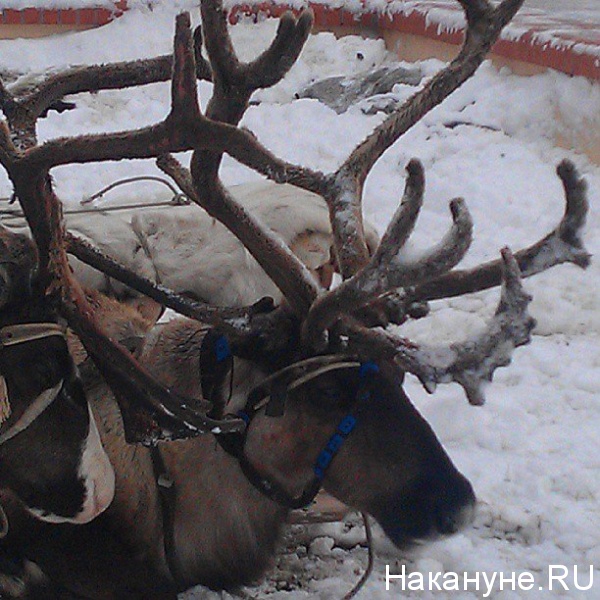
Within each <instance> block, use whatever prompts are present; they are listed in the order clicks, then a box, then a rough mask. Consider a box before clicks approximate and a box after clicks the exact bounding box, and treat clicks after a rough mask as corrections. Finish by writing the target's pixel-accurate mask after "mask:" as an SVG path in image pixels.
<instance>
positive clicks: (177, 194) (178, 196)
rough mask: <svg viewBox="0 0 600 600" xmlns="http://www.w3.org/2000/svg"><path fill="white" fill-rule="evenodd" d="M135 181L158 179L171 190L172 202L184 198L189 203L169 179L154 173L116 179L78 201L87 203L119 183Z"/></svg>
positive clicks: (83, 203)
mask: <svg viewBox="0 0 600 600" xmlns="http://www.w3.org/2000/svg"><path fill="white" fill-rule="evenodd" d="M136 181H158V182H159V183H162V184H163V185H166V186H167V187H168V188H169V189H170V190H171V192H173V200H172V202H175V201H176V200H177V201H180V202H181V201H182V200H184V199H185V200H187V202H186V203H187V204H190V200H189V198H188V197H187V196H186V195H185V194H182V193H181V192H180V191H179V190H178V189H177V188H176V187H175V186H174V185H173V184H172V183H171V182H170V181H168V180H167V179H165V178H164V177H158V176H156V175H140V176H138V177H127V178H125V179H119V180H118V181H115V182H113V183H111V184H110V185H107V186H106V187H105V188H102V189H101V190H100V191H99V192H96V193H95V194H92V195H91V196H90V197H89V198H85V199H84V200H82V201H81V202H80V204H81V205H82V206H83V205H85V204H89V203H90V202H93V201H94V200H97V199H98V198H102V196H104V194H106V192H110V190H113V189H114V188H116V187H119V186H120V185H125V184H126V183H134V182H136Z"/></svg>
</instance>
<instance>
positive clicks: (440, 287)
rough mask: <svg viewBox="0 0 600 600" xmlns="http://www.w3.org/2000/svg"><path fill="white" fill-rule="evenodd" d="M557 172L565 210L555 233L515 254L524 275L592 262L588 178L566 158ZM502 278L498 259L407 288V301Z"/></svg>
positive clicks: (473, 289) (468, 289)
mask: <svg viewBox="0 0 600 600" xmlns="http://www.w3.org/2000/svg"><path fill="white" fill-rule="evenodd" d="M556 171H557V173H558V176H559V177H560V178H561V181H562V183H563V187H564V190H565V198H566V203H565V213H564V215H563V217H562V219H561V221H560V223H559V224H558V225H557V226H556V228H555V229H554V230H553V231H552V232H550V233H549V234H548V235H547V236H545V237H544V238H542V239H541V240H540V241H538V242H537V243H535V244H533V245H531V246H529V247H528V248H524V249H523V250H519V251H518V252H516V253H515V259H516V260H517V262H518V264H519V268H520V270H521V275H522V276H523V277H531V276H532V275H536V274H537V273H541V272H542V271H545V270H546V269H549V268H551V267H554V266H556V265H560V264H563V263H567V262H570V263H573V264H575V265H577V266H578V267H581V268H583V269H585V268H587V267H588V265H589V264H590V260H591V255H590V254H589V253H588V252H587V251H586V249H585V246H584V243H583V239H582V237H581V233H582V231H583V228H584V226H585V222H586V218H587V214H588V211H589V201H588V198H587V184H586V181H585V179H583V178H582V177H581V176H580V175H579V173H578V171H577V168H576V167H575V165H574V164H573V163H572V162H571V161H569V160H563V161H562V162H561V163H560V164H559V165H558V167H557V169H556ZM501 279H502V261H500V260H494V261H490V262H488V263H485V264H482V265H479V266H478V267H475V268H474V269H470V270H457V271H451V272H450V273H447V274H445V275H442V276H441V277H439V278H436V279H433V280H431V281H428V282H425V283H421V284H419V285H417V286H415V287H414V288H413V289H409V290H406V294H405V302H407V303H412V302H422V301H428V300H438V299H441V298H451V297H454V296H461V295H463V294H469V293H473V292H479V291H482V290H486V289H489V288H491V287H495V286H497V285H500V283H501Z"/></svg>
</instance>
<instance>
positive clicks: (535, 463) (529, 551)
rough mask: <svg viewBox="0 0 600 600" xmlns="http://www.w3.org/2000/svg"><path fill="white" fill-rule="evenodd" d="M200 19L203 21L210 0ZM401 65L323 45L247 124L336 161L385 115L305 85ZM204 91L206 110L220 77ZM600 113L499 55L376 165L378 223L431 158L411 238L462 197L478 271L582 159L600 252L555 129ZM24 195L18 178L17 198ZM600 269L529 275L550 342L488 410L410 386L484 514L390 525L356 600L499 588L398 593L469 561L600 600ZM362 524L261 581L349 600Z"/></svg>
mask: <svg viewBox="0 0 600 600" xmlns="http://www.w3.org/2000/svg"><path fill="white" fill-rule="evenodd" d="M79 1H80V2H81V0H79ZM163 4H164V5H163V6H157V7H155V8H154V10H152V11H151V10H149V9H148V8H147V7H145V6H142V5H141V4H140V8H139V9H138V10H132V11H129V12H128V13H126V14H125V15H124V16H123V17H122V18H120V19H118V20H117V21H115V22H113V23H111V24H109V25H108V26H106V27H103V28H102V29H99V30H94V31H87V32H84V33H78V34H73V35H67V36H62V37H54V38H49V39H44V40H37V41H34V40H16V41H2V42H0V56H1V57H2V58H1V59H0V60H1V62H2V68H3V69H7V70H11V71H18V72H20V73H24V74H25V73H30V72H32V71H41V70H43V69H46V68H50V67H64V66H65V65H68V64H76V63H82V62H92V61H93V62H106V61H117V60H124V59H131V58H136V57H141V56H151V55H155V54H159V53H164V52H167V51H168V50H169V47H170V43H171V37H172V31H173V15H174V14H175V12H176V11H177V10H178V9H180V8H185V7H193V6H194V5H195V4H196V2H192V1H191V0H190V1H186V0H175V1H174V2H171V3H163ZM569 4H570V3H569ZM588 4H591V3H588ZM193 16H194V19H197V18H198V11H197V10H194V11H193ZM274 31H275V24H274V23H272V22H265V23H260V24H258V25H252V24H250V23H242V24H240V25H238V26H236V27H235V28H234V31H233V33H234V41H235V43H236V44H237V46H238V48H240V49H241V50H243V52H242V53H243V54H244V55H245V56H251V55H253V54H256V53H257V52H259V51H260V50H261V49H262V48H263V47H264V46H266V45H267V44H268V42H269V40H270V39H271V38H272V36H273V34H274ZM359 54H360V56H362V59H361V58H359ZM387 59H389V57H387V55H386V53H385V50H384V48H383V45H382V43H381V42H379V41H377V40H361V39H358V38H343V39H341V40H337V41H336V40H335V38H334V37H333V35H330V34H327V33H323V34H319V35H317V36H314V37H312V38H311V39H310V40H309V43H308V46H307V48H306V50H305V51H304V53H303V55H302V57H301V59H300V61H299V63H298V65H297V66H295V67H294V69H293V70H292V72H291V73H290V74H289V76H288V77H287V78H286V80H285V81H284V82H282V83H281V84H280V85H279V86H277V88H274V89H272V90H266V91H262V92H260V93H259V94H257V95H256V98H255V99H256V100H260V103H259V104H257V105H255V106H252V107H251V108H250V109H249V111H248V113H247V115H246V117H245V119H244V123H243V124H244V125H245V126H246V127H249V128H250V129H251V130H252V131H254V132H256V134H257V135H258V137H259V139H260V140H261V141H262V142H263V143H265V144H266V145H267V146H268V147H269V148H270V149H272V150H273V151H274V152H275V153H277V154H279V155H280V156H282V157H283V158H285V159H287V160H290V161H294V162H298V163H301V164H304V165H307V166H310V167H313V168H318V169H321V170H324V171H330V170H332V169H334V168H335V167H336V166H337V165H339V164H340V163H341V161H342V160H343V159H344V157H345V156H346V155H347V153H348V152H349V151H350V150H351V149H352V148H353V147H354V145H355V144H356V143H358V142H359V141H360V140H361V139H362V138H363V137H364V136H365V135H366V134H367V133H368V132H369V131H371V130H372V129H373V127H374V126H375V125H376V124H378V123H379V122H380V120H381V118H382V117H380V116H366V115H364V114H363V113H362V112H361V111H360V109H359V107H353V108H351V109H350V110H349V111H348V112H346V113H344V114H341V115H337V114H336V113H335V112H334V111H332V110H330V109H328V108H327V107H325V106H323V105H321V104H320V103H319V102H318V101H316V100H299V101H295V102H292V98H293V93H294V92H295V91H296V90H298V89H299V88H301V87H302V86H303V85H305V84H307V83H308V82H309V81H312V80H314V79H315V78H317V77H323V76H328V75H332V74H336V75H341V74H348V73H351V72H356V71H358V70H362V69H364V68H366V67H367V66H369V65H378V64H381V63H382V62H384V61H385V60H387ZM441 66H442V65H441V63H440V62H439V61H435V60H429V61H424V62H422V63H421V64H420V67H421V68H422V69H423V71H424V72H425V74H426V75H427V76H431V75H432V74H433V73H434V72H435V71H436V70H437V69H439V68H440V67H441ZM199 87H200V90H201V93H202V99H203V103H206V100H207V97H208V96H207V93H208V92H209V85H208V84H205V83H202V84H200V86H199ZM396 92H397V94H398V96H399V97H405V96H407V95H408V94H410V93H411V89H409V88H408V87H404V86H400V87H399V89H397V90H396ZM168 93H169V89H168V85H167V84H156V85H151V86H146V87H144V88H141V89H138V90H129V91H124V92H113V91H110V92H103V93H99V94H95V95H93V96H89V97H87V96H85V95H81V96H77V97H75V99H74V100H75V101H76V103H77V105H78V108H77V110H75V111H71V112H68V113H64V114H62V115H57V114H51V115H50V116H49V118H47V119H46V120H44V121H42V122H41V123H40V135H41V138H42V139H49V138H54V137H58V136H63V135H74V134H77V133H83V132H98V131H114V130H120V129H128V128H133V127H141V126H143V125H147V124H150V123H153V122H156V121H158V120H160V119H162V118H164V116H165V115H166V113H167V111H168ZM599 120H600V89H599V87H598V86H597V85H593V84H591V83H590V82H588V81H586V80H583V79H577V78H569V77H567V76H564V75H561V74H558V73H554V72H549V73H546V74H543V75H537V76H535V77H531V78H520V77H517V76H514V75H513V74H511V73H510V71H508V70H506V69H502V70H497V69H496V68H494V67H493V66H492V65H491V64H490V63H485V64H484V65H483V67H482V68H481V69H480V70H479V72H478V73H477V74H476V76H475V77H474V78H473V79H472V80H470V81H469V82H468V83H467V84H466V85H464V86H463V87H462V88H461V89H460V90H459V91H458V92H456V93H455V94H453V95H452V97H450V98H449V99H448V100H447V101H446V102H445V103H444V104H443V105H442V106H440V107H439V108H437V109H436V110H434V111H433V112H432V113H431V114H430V115H428V116H427V117H426V118H425V119H423V120H422V122H420V123H419V124H418V125H417V126H416V127H414V128H413V129H412V130H411V131H410V132H409V133H408V134H407V135H405V136H404V137H403V138H402V139H401V140H400V141H399V142H398V143H397V144H396V145H395V146H394V147H393V148H392V149H391V150H390V151H388V152H387V153H386V154H385V155H384V156H383V158H382V159H381V160H380V161H379V163H378V164H377V165H376V167H375V168H374V170H373V172H372V174H371V175H370V177H369V179H368V182H367V186H366V191H365V211H366V215H367V217H368V218H369V219H370V220H372V221H373V222H374V223H375V225H376V226H377V227H378V229H379V230H380V231H381V232H383V231H384V230H385V227H386V224H387V221H388V219H390V218H391V216H392V214H393V212H394V210H395V207H396V204H397V202H398V201H399V199H400V197H401V195H402V187H403V178H404V166H405V165H406V164H407V162H408V160H409V159H410V158H412V157H418V158H419V159H420V160H422V161H423V163H424V165H425V170H426V177H427V190H426V200H425V206H424V208H423V214H422V216H421V219H420V222H419V224H418V226H417V229H416V231H415V234H414V236H413V238H412V240H411V245H412V247H413V249H414V248H415V247H416V248H419V249H424V248H428V247H430V246H431V245H432V243H435V242H436V241H437V240H439V239H440V238H441V237H442V236H443V235H444V233H445V231H446V230H447V228H448V225H449V223H450V217H449V214H448V208H447V204H448V201H449V200H450V199H451V198H453V197H456V196H461V197H464V198H465V199H466V202H467V204H468V206H469V209H470V211H471V213H472V215H473V218H474V222H475V232H474V242H473V246H472V249H471V251H470V253H469V254H468V256H467V258H466V259H465V261H464V264H465V265H467V266H472V265H474V264H476V263H479V262H481V261H484V260H489V259H491V258H496V257H497V256H499V250H500V248H502V247H503V246H504V245H506V244H508V245H509V246H511V248H513V250H515V249H518V248H519V247H522V246H524V245H527V244H530V243H532V242H533V241H535V240H537V239H539V238H540V237H542V236H544V235H546V233H548V232H549V231H550V230H551V229H552V228H553V227H554V226H555V224H556V223H558V221H559V220H560V218H561V215H562V213H563V203H564V200H563V192H562V188H561V185H560V181H559V179H558V177H557V176H556V174H555V166H556V165H557V164H558V162H559V161H560V160H561V159H562V158H563V157H569V158H571V159H572V160H574V161H575V163H576V164H577V165H578V167H579V169H580V171H581V172H582V173H583V174H584V175H585V177H586V179H587V181H588V183H589V196H590V203H591V207H592V211H591V215H590V218H589V220H588V225H587V231H586V235H585V238H586V244H587V247H588V250H589V251H590V252H591V253H592V254H594V255H598V253H599V252H600V218H599V217H598V211H597V210H595V207H597V206H598V205H599V202H600V167H598V166H597V165H594V164H592V163H591V162H590V161H589V160H588V159H587V158H586V156H584V155H581V154H577V153H576V152H575V151H573V150H570V149H562V148H557V147H556V146H555V140H556V139H558V138H563V139H567V140H569V139H573V138H571V137H569V136H572V135H573V134H574V132H577V131H579V132H581V131H585V130H586V129H591V128H597V127H598V126H599V125H600V123H599ZM182 158H185V157H182ZM156 172H157V170H156V168H155V167H154V166H153V164H152V163H151V162H149V161H139V162H135V163H131V162H127V161H121V162H118V163H109V164H104V165H101V166H98V165H93V166H81V165H77V166H72V167H71V166H69V167H62V168H59V169H56V170H55V171H54V172H53V175H54V177H55V180H56V185H57V190H58V193H59V195H60V196H61V197H62V198H63V199H64V201H65V203H66V204H67V206H73V207H74V206H77V205H78V202H79V200H81V199H82V198H83V197H87V196H89V195H90V194H91V193H93V192H95V191H96V190H98V189H100V188H101V187H103V186H104V185H106V184H108V183H111V182H112V181H114V180H116V179H118V178H120V177H124V176H132V175H136V174H155V173H156ZM223 178H224V180H225V181H226V183H229V184H232V183H234V182H235V183H239V182H242V181H253V180H257V179H259V176H258V175H256V174H255V173H253V172H251V171H250V170H248V169H247V168H245V167H242V166H240V165H238V164H236V163H235V162H234V161H233V160H230V159H227V160H226V161H225V164H224V167H223ZM10 193H11V188H10V185H9V183H8V181H7V179H6V177H5V176H2V178H1V179H0V196H4V197H9V196H10ZM165 193H166V192H165V191H163V188H162V187H159V186H155V185H151V184H140V185H138V186H137V187H136V186H125V187H121V188H118V189H117V190H115V191H114V192H112V193H111V194H110V195H107V197H106V199H105V200H103V201H102V203H103V204H118V203H119V202H120V201H124V200H132V199H133V200H136V201H158V200H163V199H165ZM599 271H600V267H599V266H598V263H597V262H592V265H591V266H590V268H589V269H588V270H587V272H583V271H581V270H579V269H577V268H576V267H574V266H571V265H565V266H561V267H557V268H555V269H553V270H552V271H550V272H546V273H543V274H541V275H538V276H536V277H535V278H534V279H531V280H528V281H526V283H525V287H526V290H527V291H528V292H529V293H531V294H532V295H533V297H534V300H533V302H532V304H531V308H530V311H531V313H532V315H533V316H534V317H535V318H536V319H537V321H538V325H537V327H536V329H535V330H534V332H533V341H532V343H531V345H529V346H526V347H524V348H521V349H519V350H517V352H516V354H515V356H514V360H513V363H512V364H511V365H510V366H509V367H508V368H506V369H500V370H499V371H497V372H496V376H495V380H494V382H493V384H492V385H490V386H489V387H488V388H487V390H486V391H487V404H486V405H485V406H484V407H480V408H474V407H471V406H469V405H468V403H467V402H466V400H465V398H464V395H463V393H462V391H461V389H460V388H459V387H458V386H457V385H448V386H439V387H438V391H437V392H436V394H435V395H433V396H427V395H426V393H425V392H424V391H423V390H422V388H421V387H420V385H419V384H418V382H416V381H415V380H413V379H409V380H408V381H407V391H408V393H409V396H410V397H411V398H412V399H413V401H414V402H415V404H416V405H417V406H418V408H419V410H420V411H421V412H422V413H423V414H424V416H425V417H426V418H427V419H428V421H429V422H430V424H431V425H432V427H433V428H434V429H435V431H436V433H437V434H438V436H439V437H440V439H441V440H442V442H443V443H444V446H445V447H446V449H447V450H448V452H449V453H450V455H451V456H452V458H453V460H454V462H455V463H456V465H457V466H458V467H459V468H460V469H461V470H462V471H463V472H464V473H465V475H467V477H468V478H469V479H470V480H471V482H472V483H473V485H474V488H475V490H476V493H477V495H478V498H479V503H480V506H479V511H478V516H477V518H476V521H475V524H474V526H473V527H471V528H469V529H468V530H466V531H464V532H462V533H460V534H458V535H456V536H454V537H452V538H447V539H444V540H440V541H436V542H431V543H427V544H424V545H422V546H417V547H415V548H413V549H410V550H406V551H399V550H395V549H393V548H392V547H391V546H390V544H389V543H387V542H386V541H385V540H384V538H383V535H382V534H381V533H377V534H376V538H377V548H378V561H377V564H376V569H375V573H374V575H373V577H372V578H371V579H370V581H369V583H368V584H367V587H366V589H365V590H363V591H362V592H361V593H360V595H359V598H362V599H367V598H370V599H373V600H379V599H381V600H383V599H387V598H390V597H399V596H402V597H403V598H415V599H416V598H418V599H419V600H425V599H429V598H446V597H451V598H452V599H460V600H463V599H464V600H467V599H468V600H471V599H474V598H480V597H482V595H483V592H477V591H475V589H474V584H471V585H469V586H468V590H467V591H465V590H462V591H455V592H439V591H432V592H429V591H408V590H407V591H401V588H400V583H399V582H392V583H391V589H390V591H386V586H385V573H386V564H387V565H390V569H391V571H392V573H394V572H395V573H398V572H400V570H401V568H402V565H406V568H407V570H408V572H413V571H415V572H421V573H425V574H426V573H428V572H433V573H435V572H438V571H444V572H453V571H455V572H458V573H459V574H462V573H463V572H465V571H466V572H468V573H469V574H470V575H471V576H473V577H474V574H475V573H483V572H485V573H486V574H488V575H489V576H491V574H492V573H496V572H502V573H504V574H505V575H506V576H510V574H511V573H514V572H519V573H521V572H531V573H533V576H534V577H535V586H534V587H533V589H532V590H530V591H528V592H526V591H512V590H510V589H504V590H503V591H502V590H500V589H499V586H498V585H497V583H496V585H495V589H494V591H492V592H491V594H490V596H489V597H490V598H494V599H496V600H508V599H519V598H523V599H527V600H529V599H531V600H537V599H544V598H550V597H552V598H568V599H575V598H585V599H586V600H587V599H591V600H593V599H594V598H599V597H600V570H599V569H600V477H599V476H598V473H599V470H600V344H599V343H598V341H599V340H600V272H599ZM497 299H498V291H497V290H495V291H490V292H486V293H483V294H478V295H475V296H472V297H467V298H460V299H452V300H448V301H444V302H438V303H435V304H434V306H433V307H432V308H433V310H432V314H431V316H430V317H429V318H427V319H424V320H423V321H419V322H416V323H411V324H409V325H408V326H406V327H403V333H404V334H405V335H407V336H409V337H413V338H415V339H421V340H427V342H428V343H430V344H442V343H450V342H451V341H460V340H461V339H464V338H465V337H467V336H468V335H469V334H470V333H471V332H474V331H478V330H480V329H481V327H482V326H483V324H484V323H485V321H486V320H487V319H488V318H489V316H490V315H491V314H492V312H493V310H494V307H495V305H496V303H497ZM358 527H359V525H355V526H354V527H352V523H350V524H349V525H348V524H346V525H344V524H333V525H326V526H325V525H322V526H318V527H313V528H312V529H311V530H310V532H308V533H310V536H309V535H308V534H307V532H306V531H301V530H298V529H297V528H296V529H294V530H293V531H292V533H293V536H292V537H291V538H289V537H288V539H287V546H286V547H287V552H285V553H284V554H283V555H282V557H281V558H280V561H279V565H278V570H276V571H275V573H274V574H272V577H271V578H270V579H268V580H267V581H266V582H265V583H263V584H262V585H261V586H260V587H259V588H258V589H249V590H248V591H249V592H250V593H251V594H253V595H255V596H257V597H269V598H272V599H273V600H297V599H302V598H315V597H316V598H322V599H329V598H332V599H333V598H340V597H341V596H343V594H345V593H346V592H347V591H348V589H349V588H350V587H351V586H352V585H353V583H354V582H355V581H356V579H357V578H358V575H357V573H360V571H361V569H362V568H363V567H364V566H365V564H366V552H365V550H364V549H363V548H360V547H354V544H356V541H357V531H358V532H360V529H358ZM348 530H350V531H348ZM290 535H292V534H290ZM314 536H316V538H317V541H316V542H315V541H312V540H313V539H314ZM348 536H350V539H351V541H348V539H349V538H348ZM551 565H564V566H566V567H568V569H569V571H570V575H569V578H568V579H567V581H568V583H569V585H570V587H571V589H570V590H569V591H566V590H564V589H562V587H561V586H560V584H558V585H556V583H555V589H554V591H553V592H550V591H549V590H548V589H547V585H546V583H547V577H548V573H549V571H550V569H551V567H550V566H551ZM590 565H593V575H594V587H593V588H592V589H591V590H589V591H587V592H586V591H578V590H576V589H574V587H573V584H574V580H573V577H572V575H573V567H574V566H577V567H578V568H579V570H580V577H579V584H580V586H583V585H584V584H585V582H586V581H587V580H586V575H585V574H586V573H587V574H588V576H589V568H590ZM283 580H285V581H287V582H288V584H286V585H283V584H282V583H281V582H282V581H283ZM298 580H299V581H301V582H302V585H303V586H304V588H303V589H296V586H295V584H294V583H293V582H294V581H298ZM290 581H291V582H292V583H291V584H290V583H289V582H290ZM539 586H545V589H544V590H540V589H539ZM505 587H506V586H505ZM509 587H510V586H509ZM288 588H291V589H288ZM229 597H230V596H229V595H228V594H218V593H215V592H211V591H208V590H205V589H203V588H196V589H195V590H193V591H191V592H188V593H187V594H184V595H182V598H186V599H195V600H198V599H204V600H215V599H217V598H229Z"/></svg>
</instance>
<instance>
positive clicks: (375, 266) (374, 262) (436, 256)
mask: <svg viewBox="0 0 600 600" xmlns="http://www.w3.org/2000/svg"><path fill="white" fill-rule="evenodd" d="M407 171H408V178H407V180H406V187H405V191H404V197H403V199H402V202H401V204H400V206H399V208H398V210H397V211H396V214H395V215H394V218H393V219H392V221H391V223H390V225H389V226H388V229H387V231H386V232H385V234H384V236H383V238H382V240H381V242H380V244H379V246H378V248H377V250H376V252H375V254H374V255H373V256H372V257H371V260H370V261H369V263H368V264H367V265H366V266H365V267H364V268H363V269H362V270H360V271H359V272H358V273H356V275H354V276H353V277H351V278H350V279H347V280H346V281H344V282H343V283H342V284H340V285H339V286H338V287H337V288H336V289H335V290H333V291H332V292H330V293H328V294H326V295H324V296H322V297H321V298H319V299H317V300H316V302H315V303H314V305H313V307H312V308H311V311H310V313H309V315H308V318H307V319H306V322H305V324H304V331H303V334H304V339H305V340H306V341H307V342H308V343H309V344H316V345H319V344H320V343H321V337H322V332H323V331H325V330H326V329H328V328H329V327H330V326H331V325H332V324H333V323H334V322H335V320H336V319H337V318H338V317H339V316H340V315H341V314H342V312H344V311H345V312H351V311H352V310H356V309H357V308H359V307H360V306H363V305H365V304H367V303H368V302H369V301H371V300H373V299H374V298H376V297H378V296H380V295H381V294H384V293H385V292H387V291H389V290H391V289H394V288H399V287H407V286H410V285H414V284H416V283H417V282H419V281H423V280H427V279H431V278H433V277H436V276H439V275H440V274H441V273H445V272H447V271H449V270H450V269H452V268H453V267H454V266H455V265H457V264H458V263H459V262H460V261H461V260H462V258H463V256H464V255H465V254H466V252H467V250H468V249H469V246H470V245H471V238H472V230H473V222H472V219H471V216H470V214H469V211H468V210H467V207H466V204H465V202H464V200H462V199H460V198H457V199H454V200H452V201H451V202H450V212H451V214H452V220H453V224H452V227H451V228H450V230H449V231H448V233H447V234H446V235H445V236H444V238H443V239H442V240H441V242H440V243H439V244H438V245H437V246H435V247H434V248H432V249H431V250H430V251H429V252H427V253H425V255H423V256H422V257H421V258H420V259H417V260H414V261H407V260H402V259H401V258H400V251H401V250H402V247H403V246H404V244H405V242H406V240H407V239H408V236H409V235H410V232H411V231H412V228H413V226H414V223H415V221H416V218H417V216H418V213H419V209H420V207H421V204H422V201H423V192H424V176H423V167H422V165H421V164H420V163H419V162H418V161H416V160H413V161H411V162H410V163H409V165H408V168H407Z"/></svg>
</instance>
